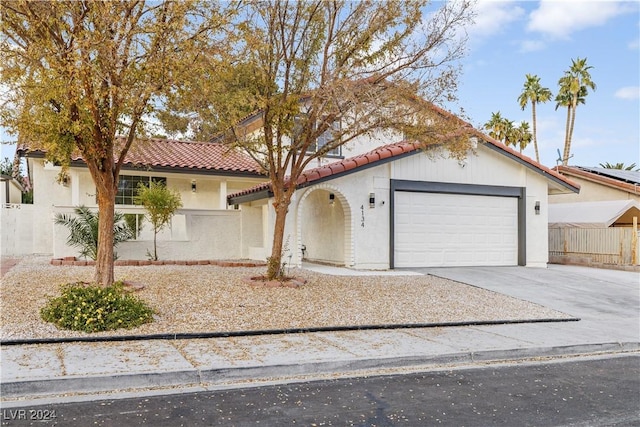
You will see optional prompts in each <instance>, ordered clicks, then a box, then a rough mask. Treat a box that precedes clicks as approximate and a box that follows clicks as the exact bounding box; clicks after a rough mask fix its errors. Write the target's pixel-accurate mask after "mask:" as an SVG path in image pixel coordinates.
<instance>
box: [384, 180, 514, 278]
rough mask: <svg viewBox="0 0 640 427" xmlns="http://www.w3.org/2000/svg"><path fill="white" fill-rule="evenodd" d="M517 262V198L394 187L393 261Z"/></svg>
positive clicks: (410, 264) (402, 264)
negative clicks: (408, 190) (406, 190)
mask: <svg viewBox="0 0 640 427" xmlns="http://www.w3.org/2000/svg"><path fill="white" fill-rule="evenodd" d="M517 264H518V199H517V198H515V197H488V196H469V195H460V194H437V193H413V192H404V191H396V192H395V238H394V266H395V267H451V266H481V265H496V266H498V265H517Z"/></svg>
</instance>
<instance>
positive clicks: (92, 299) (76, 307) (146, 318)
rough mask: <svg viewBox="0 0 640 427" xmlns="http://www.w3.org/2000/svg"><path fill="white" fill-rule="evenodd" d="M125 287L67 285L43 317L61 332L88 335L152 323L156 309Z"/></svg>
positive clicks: (115, 284)
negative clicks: (80, 332) (71, 331)
mask: <svg viewBox="0 0 640 427" xmlns="http://www.w3.org/2000/svg"><path fill="white" fill-rule="evenodd" d="M123 286H124V285H123V283H122V282H116V283H114V284H113V285H112V286H108V287H99V286H87V285H85V284H83V283H75V284H68V285H64V286H63V287H62V295H61V296H59V297H56V298H52V299H50V300H49V302H48V303H47V305H46V306H44V307H43V308H42V309H41V310H40V316H41V317H42V319H43V320H44V321H46V322H51V323H53V324H55V325H56V326H57V327H59V328H61V329H71V330H74V331H84V332H100V331H110V330H114V329H118V328H127V329H129V328H134V327H136V326H140V325H142V324H144V323H150V322H152V321H153V313H154V312H153V309H151V308H150V307H149V306H148V305H147V304H146V303H145V302H144V301H142V300H140V299H139V298H137V297H135V296H133V295H130V294H128V293H126V292H124V289H123Z"/></svg>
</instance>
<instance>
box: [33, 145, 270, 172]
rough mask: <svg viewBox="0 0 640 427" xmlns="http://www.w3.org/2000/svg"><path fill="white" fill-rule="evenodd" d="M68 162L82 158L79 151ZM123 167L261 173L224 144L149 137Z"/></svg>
mask: <svg viewBox="0 0 640 427" xmlns="http://www.w3.org/2000/svg"><path fill="white" fill-rule="evenodd" d="M22 151H23V153H25V155H26V156H29V155H35V156H39V155H40V156H42V155H44V151H43V150H28V149H22ZM71 160H72V161H83V158H82V156H81V155H79V154H74V155H73V156H72V159H71ZM123 166H125V167H127V166H128V167H136V166H146V167H152V168H153V167H155V168H164V169H182V170H184V171H190V172H196V173H197V172H204V171H209V172H230V173H248V174H251V175H265V173H264V172H263V171H262V169H261V167H260V166H259V165H258V163H257V162H255V161H254V160H253V159H252V158H251V157H249V156H248V155H246V154H244V153H242V152H240V151H238V150H233V149H231V148H229V147H228V146H226V145H224V144H219V143H210V142H193V141H177V140H171V139H160V138H150V139H141V140H139V141H137V142H136V143H135V144H133V146H132V147H131V149H130V150H129V152H128V153H127V156H126V158H125V162H124V165H123Z"/></svg>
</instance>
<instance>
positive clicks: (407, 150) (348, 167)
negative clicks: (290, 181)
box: [227, 131, 580, 204]
mask: <svg viewBox="0 0 640 427" xmlns="http://www.w3.org/2000/svg"><path fill="white" fill-rule="evenodd" d="M474 133H476V134H477V135H479V136H481V137H482V139H483V141H484V142H485V145H486V146H488V147H489V148H490V149H493V150H495V151H497V152H499V153H501V154H504V155H505V156H507V157H508V158H510V159H511V160H515V161H517V162H518V163H520V164H522V165H524V166H525V167H528V168H530V169H532V170H534V171H535V172H537V173H539V174H541V175H543V176H544V177H545V178H547V179H549V180H552V181H554V182H556V183H558V184H560V185H561V186H563V187H565V188H566V189H568V190H570V191H573V192H578V191H579V188H580V186H579V185H578V184H576V183H574V182H572V181H571V180H569V179H568V178H566V177H564V176H562V175H561V174H559V173H558V172H556V171H553V170H551V169H549V168H547V167H546V166H543V165H541V164H539V163H537V162H535V161H534V160H532V159H530V158H528V157H526V156H524V155H522V154H520V153H518V152H517V151H515V150H513V149H511V148H509V147H507V146H505V145H504V144H502V143H500V142H497V141H492V140H491V138H489V137H487V136H486V135H483V134H482V133H480V132H477V131H475V132H474ZM421 151H422V149H421V147H420V145H419V144H418V143H415V142H411V141H401V142H397V143H394V144H387V145H383V146H381V147H378V148H376V149H374V150H372V151H370V152H368V153H365V154H361V155H358V156H354V157H350V158H348V159H344V160H340V161H337V162H334V163H330V164H328V165H324V166H320V167H317V168H314V169H310V170H307V171H304V172H303V173H302V174H301V175H300V177H299V178H298V180H297V181H296V188H304V187H307V186H309V185H314V184H319V183H321V182H323V181H327V180H330V179H335V178H338V177H340V176H344V175H347V174H350V173H354V172H359V171H361V170H363V169H366V168H369V167H373V166H378V165H380V164H383V163H386V162H389V161H395V160H399V159H401V158H403V157H406V156H409V155H414V154H418V153H420V152H421ZM271 195H272V192H271V182H269V181H267V182H263V183H261V184H258V185H256V186H253V187H250V188H247V189H245V190H242V191H239V192H236V193H233V194H230V195H229V196H228V198H227V199H228V201H229V204H238V203H244V202H248V201H253V200H260V199H263V198H267V197H271Z"/></svg>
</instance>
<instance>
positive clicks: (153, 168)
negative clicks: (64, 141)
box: [3, 139, 265, 259]
mask: <svg viewBox="0 0 640 427" xmlns="http://www.w3.org/2000/svg"><path fill="white" fill-rule="evenodd" d="M18 154H19V155H20V156H23V157H26V159H27V170H28V173H29V176H30V179H31V182H32V183H33V209H34V212H37V214H36V215H35V216H34V217H33V220H32V224H30V226H31V228H32V230H28V231H27V232H25V233H24V234H25V235H27V236H31V239H29V238H26V239H25V248H24V249H20V248H13V249H12V250H13V251H16V252H18V253H53V255H54V256H55V257H62V256H71V255H75V254H77V250H76V249H74V248H69V247H67V246H66V243H65V242H66V238H67V235H68V232H67V230H66V229H65V228H64V227H61V226H54V225H53V217H54V215H55V214H56V213H73V208H74V207H76V206H79V205H85V206H89V207H97V200H96V188H95V184H94V183H93V180H92V178H91V175H90V173H89V170H88V169H87V167H86V164H85V163H84V162H83V160H82V157H81V156H79V155H77V156H74V157H73V158H72V159H71V165H70V167H69V170H68V172H67V174H66V175H65V176H64V177H62V179H60V177H59V175H60V172H61V168H60V167H58V166H55V165H53V164H51V163H49V162H47V161H46V160H45V153H44V152H43V151H41V150H29V149H28V147H19V149H18ZM264 179H265V174H264V172H263V171H261V170H260V169H259V167H258V166H257V165H256V163H255V162H254V161H253V160H252V159H251V158H250V157H249V156H246V155H245V154H243V153H240V152H237V151H232V150H229V149H228V148H227V147H226V146H224V145H222V144H214V143H206V142H186V141H175V140H164V139H149V140H141V141H138V142H137V143H136V144H134V146H133V147H132V149H131V150H130V152H129V153H128V155H127V157H126V160H125V163H124V165H123V167H122V170H121V173H120V180H119V183H118V193H117V196H116V210H117V211H120V212H123V213H125V214H127V215H128V216H129V218H128V219H129V220H130V221H131V222H132V223H133V224H137V227H136V228H137V235H136V239H135V240H136V241H134V242H125V243H123V244H122V245H121V246H119V247H118V250H117V251H118V253H119V255H120V258H129V259H145V256H146V255H145V253H146V250H147V249H148V247H149V241H150V240H152V239H153V235H152V233H151V230H150V227H148V226H145V225H147V224H146V223H145V221H144V220H143V215H144V210H143V209H142V208H141V207H140V206H136V205H135V204H134V202H133V197H134V196H135V194H136V190H137V186H138V184H139V183H141V182H142V183H144V182H149V181H150V180H154V181H161V182H164V183H166V185H167V187H168V188H171V189H173V190H175V191H177V192H178V193H179V194H180V196H181V199H182V203H183V208H182V209H180V210H179V211H178V213H177V215H175V216H174V217H173V219H172V223H171V227H170V228H169V229H167V230H166V231H164V232H163V234H162V235H160V240H161V242H160V243H159V246H158V247H159V253H160V256H162V257H163V258H164V259H167V258H171V259H194V258H195V257H198V258H199V257H208V258H227V257H229V258H235V257H241V256H242V252H241V247H240V243H238V244H237V245H236V244H235V242H237V241H238V235H239V233H240V229H241V228H242V223H241V215H240V213H239V212H237V211H233V210H229V211H228V210H227V209H228V208H229V207H228V206H227V203H226V201H227V194H228V193H230V192H236V191H239V190H242V189H244V188H247V187H250V186H253V185H255V184H256V183H258V182H262V181H264ZM23 213H26V212H23ZM3 234H4V233H3ZM190 241H192V242H200V243H199V244H192V245H189V242H190ZM229 242H232V243H229ZM205 259H207V258H205Z"/></svg>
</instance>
